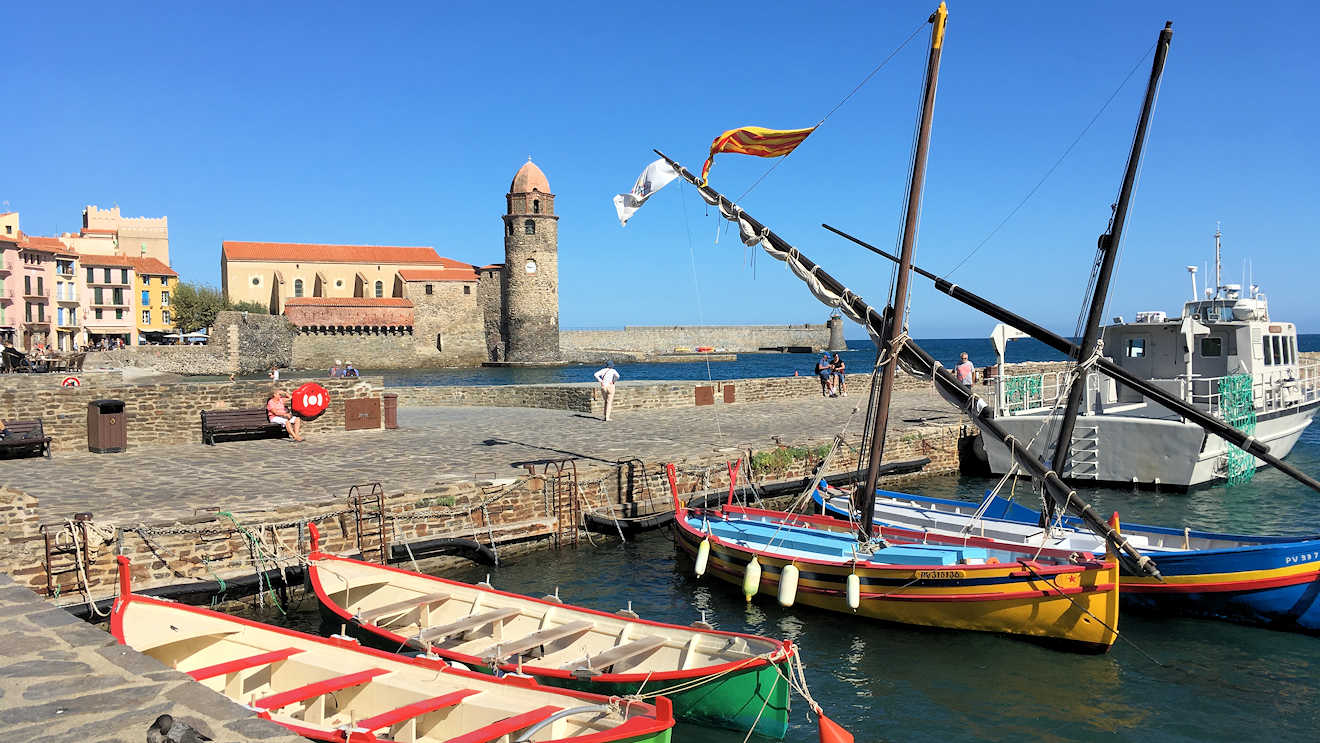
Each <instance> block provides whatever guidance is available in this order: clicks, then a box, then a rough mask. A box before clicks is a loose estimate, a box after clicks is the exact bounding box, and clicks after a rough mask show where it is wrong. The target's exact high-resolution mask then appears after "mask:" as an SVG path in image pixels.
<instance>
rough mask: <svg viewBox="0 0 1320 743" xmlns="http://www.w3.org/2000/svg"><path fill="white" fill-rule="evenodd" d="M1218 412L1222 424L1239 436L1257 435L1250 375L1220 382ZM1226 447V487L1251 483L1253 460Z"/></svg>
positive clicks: (1254, 464) (1237, 375)
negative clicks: (1231, 428) (1235, 431)
mask: <svg viewBox="0 0 1320 743" xmlns="http://www.w3.org/2000/svg"><path fill="white" fill-rule="evenodd" d="M1219 412H1220V414H1221V415H1222V416H1223V417H1224V421H1225V422H1227V423H1228V424H1229V425H1230V426H1232V427H1234V428H1236V429H1237V430H1239V431H1241V432H1242V433H1245V434H1247V435H1248V436H1251V435H1253V434H1255V433H1256V403H1255V400H1254V399H1252V393H1251V375H1250V374H1234V375H1232V376H1228V377H1224V378H1223V379H1221V380H1219ZM1227 446H1228V466H1227V470H1228V485H1229V487H1232V486H1234V485H1241V484H1243V483H1246V482H1250V481H1251V478H1252V477H1253V476H1255V474H1256V458H1255V457H1253V456H1252V455H1250V454H1248V453H1247V452H1245V451H1242V450H1241V449H1239V448H1238V447H1236V446H1233V445H1232V444H1227Z"/></svg>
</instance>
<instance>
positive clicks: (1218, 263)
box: [1215, 222, 1224, 297]
mask: <svg viewBox="0 0 1320 743" xmlns="http://www.w3.org/2000/svg"><path fill="white" fill-rule="evenodd" d="M1219 225H1220V223H1219V222H1215V296H1216V297H1218V296H1219V289H1220V288H1221V287H1223V285H1224V281H1223V278H1222V276H1221V275H1220V274H1221V272H1222V271H1223V263H1222V262H1221V261H1220V256H1221V255H1222V254H1221V253H1220V249H1219V236H1220V234H1221V233H1220V232H1219Z"/></svg>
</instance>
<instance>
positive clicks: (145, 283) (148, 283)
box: [142, 276, 151, 286]
mask: <svg viewBox="0 0 1320 743" xmlns="http://www.w3.org/2000/svg"><path fill="white" fill-rule="evenodd" d="M142 285H143V286H151V277H150V276H143V277H142Z"/></svg>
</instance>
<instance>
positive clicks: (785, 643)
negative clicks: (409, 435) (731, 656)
mask: <svg viewBox="0 0 1320 743" xmlns="http://www.w3.org/2000/svg"><path fill="white" fill-rule="evenodd" d="M319 560H331V561H339V562H348V563H355V564H359V565H363V566H366V567H368V568H370V569H373V570H385V571H390V572H395V573H400V574H403V575H409V576H414V577H418V578H421V579H425V580H430V581H436V582H440V583H444V584H446V585H455V586H458V587H461V588H466V589H472V590H475V591H478V592H486V593H493V594H496V595H499V596H503V597H505V598H510V599H516V600H519V601H529V602H532V603H535V604H539V605H542V606H545V607H546V608H547V609H549V608H555V609H559V610H561V611H562V610H565V609H568V610H572V611H575V612H583V613H587V614H593V615H596V616H600V617H606V618H609V619H612V620H615V621H620V620H621V621H623V622H625V623H627V624H641V625H646V626H652V627H663V628H665V629H671V630H681V631H683V632H687V633H690V634H696V635H714V636H724V637H733V638H740V639H744V640H756V641H758V642H770V643H773V644H774V645H775V650H774V651H773V652H772V653H771V655H770V657H768V658H766V657H762V656H761V655H755V656H750V657H748V658H744V659H742V660H735V661H729V662H727V663H720V664H718V665H707V666H699V667H696V668H688V669H676V670H672V671H651V672H627V673H602V674H598V675H595V676H592V677H591V678H590V679H589V680H590V681H592V682H595V683H618V684H633V683H639V682H645V681H647V680H648V679H649V680H652V681H670V680H682V679H690V678H697V677H701V676H711V675H718V674H723V673H727V672H731V671H750V670H753V669H759V668H761V667H763V666H770V665H775V664H779V663H783V662H785V661H787V660H789V659H790V658H791V657H792V656H793V655H794V654H795V653H796V652H797V646H796V645H794V644H793V643H792V642H791V641H789V640H777V639H775V638H772V637H765V636H762V635H753V634H749V633H745V632H732V631H728V630H717V629H711V630H707V629H702V628H699V627H684V626H683V625H679V624H670V623H667V622H657V621H654V620H650V619H641V618H638V619H633V618H631V617H623V616H620V615H619V614H613V613H610V612H606V611H601V610H599V609H591V608H588V607H585V606H577V605H569V604H560V603H556V602H553V601H547V600H545V599H538V598H534V597H531V596H526V595H524V594H518V593H511V592H508V591H502V590H500V589H498V588H493V587H492V588H486V587H483V586H476V585H473V584H471V583H464V582H462V581H455V580H451V579H448V578H441V577H439V576H434V575H427V574H425V573H418V572H414V571H411V570H406V569H403V568H396V567H392V566H389V565H376V564H375V563H367V562H363V561H361V560H354V559H352V558H349V557H343V556H340V555H333V554H330V553H328V552H322V551H319V550H317V551H313V552H312V553H311V554H310V555H309V556H308V563H309V564H308V571H307V573H308V577H309V580H310V582H311V584H312V590H313V591H315V593H316V598H317V600H319V601H320V602H321V605H322V606H325V607H326V608H328V609H329V610H330V611H331V612H333V613H334V614H335V615H336V616H338V617H340V618H341V619H344V620H346V621H348V622H350V623H352V624H353V625H354V626H357V627H359V628H361V629H362V630H363V631H366V632H370V633H372V634H375V635H378V636H381V637H384V638H386V639H388V640H390V641H392V642H398V643H399V644H400V646H403V645H405V644H407V643H408V641H409V640H411V639H412V638H410V637H406V636H404V635H400V634H398V633H396V632H393V631H391V630H389V629H387V628H384V627H381V626H379V625H376V624H371V623H364V622H360V621H358V620H357V619H355V618H354V617H353V616H352V615H350V614H349V613H348V610H347V609H346V608H344V607H343V606H340V605H339V604H338V603H335V602H333V601H331V600H330V597H329V595H328V594H327V593H326V591H325V587H324V586H323V585H322V583H321V580H320V575H319V572H318V570H317V562H318V561H319ZM432 652H434V653H435V654H437V655H441V656H451V657H453V658H455V659H458V660H460V661H461V662H463V663H470V664H474V665H480V666H487V665H489V663H490V661H489V660H487V659H484V658H478V657H476V656H473V655H469V654H467V653H463V652H459V651H456V650H447V649H444V648H432ZM496 667H497V668H499V669H501V670H504V671H519V672H520V673H531V674H533V675H536V676H545V677H548V678H558V679H573V680H578V677H576V676H574V675H573V671H571V670H563V669H560V668H550V667H546V666H538V665H535V664H531V663H527V662H526V661H524V662H523V663H522V664H521V666H519V664H517V663H501V664H499V665H498V666H496ZM519 669H521V670H519Z"/></svg>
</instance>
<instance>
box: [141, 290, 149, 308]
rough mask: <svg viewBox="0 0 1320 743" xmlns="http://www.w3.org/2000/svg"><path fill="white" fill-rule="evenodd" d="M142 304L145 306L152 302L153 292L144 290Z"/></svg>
mask: <svg viewBox="0 0 1320 743" xmlns="http://www.w3.org/2000/svg"><path fill="white" fill-rule="evenodd" d="M142 304H143V306H146V305H149V304H151V292H149V291H147V290H146V289H143V290H142Z"/></svg>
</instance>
